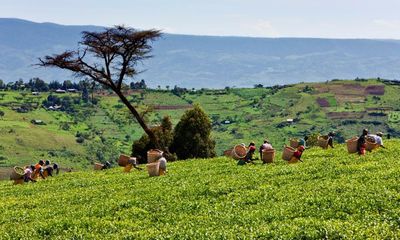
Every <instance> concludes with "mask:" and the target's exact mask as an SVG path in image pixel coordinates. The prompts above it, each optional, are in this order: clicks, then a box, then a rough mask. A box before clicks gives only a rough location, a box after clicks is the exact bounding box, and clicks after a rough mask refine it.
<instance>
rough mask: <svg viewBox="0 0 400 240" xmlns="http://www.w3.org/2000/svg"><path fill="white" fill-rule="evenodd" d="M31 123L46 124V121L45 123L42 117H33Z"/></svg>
mask: <svg viewBox="0 0 400 240" xmlns="http://www.w3.org/2000/svg"><path fill="white" fill-rule="evenodd" d="M31 123H32V124H35V125H45V123H44V122H43V121H42V120H40V119H33V120H32V121H31Z"/></svg>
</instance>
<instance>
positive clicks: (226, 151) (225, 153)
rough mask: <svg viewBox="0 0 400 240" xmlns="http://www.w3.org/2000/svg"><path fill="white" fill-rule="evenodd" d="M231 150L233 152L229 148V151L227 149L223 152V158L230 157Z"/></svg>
mask: <svg viewBox="0 0 400 240" xmlns="http://www.w3.org/2000/svg"><path fill="white" fill-rule="evenodd" d="M232 150H233V148H230V149H228V150H225V151H224V156H225V157H232Z"/></svg>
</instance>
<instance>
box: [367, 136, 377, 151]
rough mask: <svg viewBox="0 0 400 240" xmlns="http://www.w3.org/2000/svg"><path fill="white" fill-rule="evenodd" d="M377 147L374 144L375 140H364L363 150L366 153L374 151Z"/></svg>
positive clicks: (370, 138) (368, 138) (371, 138)
mask: <svg viewBox="0 0 400 240" xmlns="http://www.w3.org/2000/svg"><path fill="white" fill-rule="evenodd" d="M378 147H379V144H377V143H376V142H375V138H373V137H367V138H366V139H365V149H366V150H367V151H370V152H371V151H372V150H374V149H377V148H378Z"/></svg>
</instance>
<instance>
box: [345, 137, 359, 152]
mask: <svg viewBox="0 0 400 240" xmlns="http://www.w3.org/2000/svg"><path fill="white" fill-rule="evenodd" d="M357 140H358V137H353V138H351V139H348V140H346V145H347V151H348V152H349V153H356V152H357Z"/></svg>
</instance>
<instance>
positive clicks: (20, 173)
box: [10, 167, 24, 180]
mask: <svg viewBox="0 0 400 240" xmlns="http://www.w3.org/2000/svg"><path fill="white" fill-rule="evenodd" d="M22 178H24V169H23V168H22V167H14V168H13V170H12V172H11V174H10V180H19V179H22Z"/></svg>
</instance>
